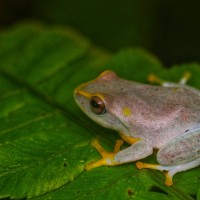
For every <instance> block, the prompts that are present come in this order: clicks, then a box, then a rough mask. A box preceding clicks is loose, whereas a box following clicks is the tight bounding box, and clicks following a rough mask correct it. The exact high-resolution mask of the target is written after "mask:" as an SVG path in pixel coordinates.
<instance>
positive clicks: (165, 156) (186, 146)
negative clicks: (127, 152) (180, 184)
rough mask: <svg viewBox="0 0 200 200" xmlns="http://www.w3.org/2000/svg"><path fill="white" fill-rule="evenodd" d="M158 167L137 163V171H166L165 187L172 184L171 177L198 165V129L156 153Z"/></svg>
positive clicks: (199, 154)
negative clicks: (143, 169)
mask: <svg viewBox="0 0 200 200" xmlns="http://www.w3.org/2000/svg"><path fill="white" fill-rule="evenodd" d="M157 161H158V162H159V163H160V165H159V164H158V165H155V164H147V163H142V162H137V163H136V166H137V168H139V169H142V168H149V169H156V170H160V171H167V173H165V176H166V185H168V186H170V185H172V184H173V182H172V178H173V176H174V175H175V174H176V173H178V172H181V171H186V170H188V169H192V168H195V167H197V166H199V165H200V128H196V129H192V130H188V131H187V132H184V133H182V134H181V135H179V136H177V137H175V138H173V139H172V140H170V141H169V142H167V143H166V144H165V145H164V146H163V147H162V148H160V149H159V151H158V153H157Z"/></svg>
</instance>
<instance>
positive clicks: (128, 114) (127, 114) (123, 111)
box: [122, 107, 132, 117]
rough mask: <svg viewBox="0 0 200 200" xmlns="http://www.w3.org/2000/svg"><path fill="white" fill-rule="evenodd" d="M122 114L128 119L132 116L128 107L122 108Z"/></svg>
mask: <svg viewBox="0 0 200 200" xmlns="http://www.w3.org/2000/svg"><path fill="white" fill-rule="evenodd" d="M122 113H123V115H124V116H125V117H129V116H131V114H132V113H131V109H130V108H128V107H125V108H123V110H122Z"/></svg>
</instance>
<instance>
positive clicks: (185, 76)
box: [147, 72, 191, 87]
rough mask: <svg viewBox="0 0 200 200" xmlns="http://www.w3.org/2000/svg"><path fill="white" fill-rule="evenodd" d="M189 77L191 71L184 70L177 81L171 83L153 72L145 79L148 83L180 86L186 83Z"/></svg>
mask: <svg viewBox="0 0 200 200" xmlns="http://www.w3.org/2000/svg"><path fill="white" fill-rule="evenodd" d="M190 77H191V73H190V72H185V73H184V74H183V76H182V78H181V79H180V81H179V82H178V83H172V82H168V81H165V80H162V79H160V78H159V77H157V76H156V75H155V74H150V75H149V76H148V78H147V79H148V81H149V82H150V83H157V84H159V85H162V86H164V87H180V86H184V85H186V83H187V81H188V80H189V79H190Z"/></svg>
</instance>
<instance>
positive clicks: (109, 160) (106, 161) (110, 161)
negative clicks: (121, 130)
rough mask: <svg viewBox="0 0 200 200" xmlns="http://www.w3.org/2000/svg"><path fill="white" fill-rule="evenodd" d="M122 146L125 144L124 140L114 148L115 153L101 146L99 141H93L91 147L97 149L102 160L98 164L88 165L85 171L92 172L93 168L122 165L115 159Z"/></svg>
mask: <svg viewBox="0 0 200 200" xmlns="http://www.w3.org/2000/svg"><path fill="white" fill-rule="evenodd" d="M122 144H123V141H122V140H117V141H116V145H115V148H114V152H108V151H106V150H105V149H104V148H103V147H102V146H101V144H100V143H99V141H98V140H97V139H95V140H93V141H92V143H91V145H92V146H93V147H95V148H96V150H97V151H98V152H99V153H100V155H101V156H102V158H101V159H100V160H98V161H96V162H92V163H89V164H87V165H86V167H85V169H86V170H87V171H88V170H91V169H93V168H96V167H100V166H103V165H109V166H111V165H118V164H120V163H119V162H117V161H115V159H114V157H115V155H116V153H117V152H119V151H120V147H121V145H122Z"/></svg>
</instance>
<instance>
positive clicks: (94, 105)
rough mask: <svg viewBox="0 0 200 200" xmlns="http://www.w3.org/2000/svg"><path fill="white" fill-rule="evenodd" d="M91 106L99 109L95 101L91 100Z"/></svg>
mask: <svg viewBox="0 0 200 200" xmlns="http://www.w3.org/2000/svg"><path fill="white" fill-rule="evenodd" d="M91 104H92V106H93V107H94V108H99V104H98V103H97V102H96V101H95V100H92V101H91Z"/></svg>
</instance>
